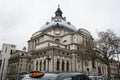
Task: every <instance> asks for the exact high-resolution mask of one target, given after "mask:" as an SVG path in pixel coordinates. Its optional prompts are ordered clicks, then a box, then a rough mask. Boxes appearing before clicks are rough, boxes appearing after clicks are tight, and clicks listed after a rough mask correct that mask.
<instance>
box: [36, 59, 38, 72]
mask: <svg viewBox="0 0 120 80" xmlns="http://www.w3.org/2000/svg"><path fill="white" fill-rule="evenodd" d="M36 71H38V61H36Z"/></svg>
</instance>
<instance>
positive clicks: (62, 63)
mask: <svg viewBox="0 0 120 80" xmlns="http://www.w3.org/2000/svg"><path fill="white" fill-rule="evenodd" d="M64 65H65V63H64V61H62V71H64Z"/></svg>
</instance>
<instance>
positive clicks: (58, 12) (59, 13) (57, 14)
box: [55, 5, 62, 17]
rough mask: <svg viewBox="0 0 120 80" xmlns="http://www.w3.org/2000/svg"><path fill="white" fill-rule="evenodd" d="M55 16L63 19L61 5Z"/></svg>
mask: <svg viewBox="0 0 120 80" xmlns="http://www.w3.org/2000/svg"><path fill="white" fill-rule="evenodd" d="M55 15H56V16H61V17H62V11H61V10H60V5H58V8H57V11H56V12H55Z"/></svg>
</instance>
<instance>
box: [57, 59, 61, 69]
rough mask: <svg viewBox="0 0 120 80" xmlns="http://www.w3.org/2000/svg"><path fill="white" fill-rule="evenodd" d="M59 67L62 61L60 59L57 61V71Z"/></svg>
mask: <svg viewBox="0 0 120 80" xmlns="http://www.w3.org/2000/svg"><path fill="white" fill-rule="evenodd" d="M59 66H60V61H59V59H57V70H59Z"/></svg>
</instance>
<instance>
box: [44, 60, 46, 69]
mask: <svg viewBox="0 0 120 80" xmlns="http://www.w3.org/2000/svg"><path fill="white" fill-rule="evenodd" d="M45 70H46V60H44V71H45Z"/></svg>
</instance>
